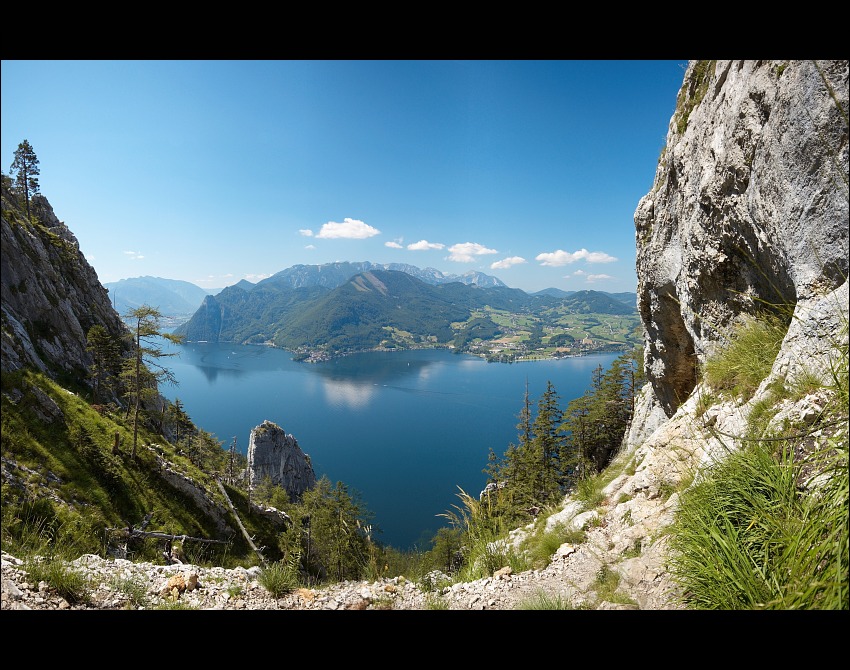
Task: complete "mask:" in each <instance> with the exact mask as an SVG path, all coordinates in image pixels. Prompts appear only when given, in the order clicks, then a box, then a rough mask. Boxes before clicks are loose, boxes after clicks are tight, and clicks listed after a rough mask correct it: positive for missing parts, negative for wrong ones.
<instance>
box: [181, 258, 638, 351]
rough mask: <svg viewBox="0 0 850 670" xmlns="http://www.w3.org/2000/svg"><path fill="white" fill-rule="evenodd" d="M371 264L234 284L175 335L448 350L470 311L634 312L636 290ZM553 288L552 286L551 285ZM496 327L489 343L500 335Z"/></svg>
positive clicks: (334, 347)
mask: <svg viewBox="0 0 850 670" xmlns="http://www.w3.org/2000/svg"><path fill="white" fill-rule="evenodd" d="M392 266H393V267H392V268H391V269H390V268H388V266H384V265H379V264H373V263H368V262H365V263H329V264H324V265H296V266H293V267H291V268H288V269H286V270H282V271H281V272H278V273H276V274H275V275H272V276H271V277H269V278H267V279H264V280H262V281H260V282H258V283H257V284H251V283H249V282H240V283H239V284H236V285H233V286H229V287H227V288H225V289H224V290H222V291H221V292H220V293H218V294H217V295H215V296H212V295H208V296H206V297H205V298H204V300H203V303H202V304H201V306H200V307H199V309H198V310H197V312H195V314H194V315H193V316H192V318H191V319H189V321H187V322H186V323H184V324H182V325H180V326H178V327H177V328H176V329H175V330H174V334H175V335H180V336H182V337H184V338H185V339H186V340H187V341H195V342H197V341H205V342H234V343H239V344H274V345H275V346H278V347H281V348H285V349H290V350H294V351H297V350H299V349H310V350H316V349H320V350H323V351H325V352H328V353H340V352H343V351H355V350H364V349H373V348H378V347H388V348H407V347H408V346H416V345H427V344H431V345H438V346H439V345H447V344H449V343H450V342H452V341H453V340H454V339H455V337H456V335H457V332H456V329H455V328H453V327H452V324H462V323H464V322H467V321H469V320H470V319H471V318H472V317H473V313H474V312H476V310H485V309H490V310H503V311H506V312H510V313H535V312H540V311H541V310H546V309H556V308H558V307H564V308H566V309H570V310H572V311H573V312H576V313H599V314H629V315H635V314H636V307H635V304H636V294H634V293H632V294H628V293H625V294H617V296H612V295H609V294H605V293H602V292H598V291H580V292H569V293H567V292H559V293H555V294H553V293H552V292H539V293H536V294H529V293H526V292H525V291H523V290H521V289H515V288H509V287H508V286H506V285H505V284H504V283H502V282H501V281H500V280H498V279H496V278H495V277H489V276H487V275H484V274H482V273H467V274H466V275H464V276H463V277H462V278H460V277H458V276H447V275H443V274H442V273H440V272H439V271H437V270H433V269H430V268H429V269H426V270H420V269H419V268H416V267H415V266H410V265H401V264H392ZM552 291H556V289H552ZM499 332H500V331H499V329H498V328H496V327H495V325H493V327H492V328H490V333H491V337H495V336H497V335H498V334H499Z"/></svg>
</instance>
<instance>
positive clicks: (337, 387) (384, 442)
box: [160, 343, 619, 550]
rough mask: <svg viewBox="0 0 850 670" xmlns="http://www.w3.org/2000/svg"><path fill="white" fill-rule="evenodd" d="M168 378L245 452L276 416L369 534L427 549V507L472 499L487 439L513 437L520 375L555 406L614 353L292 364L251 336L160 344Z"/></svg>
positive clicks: (432, 353) (390, 355)
mask: <svg viewBox="0 0 850 670" xmlns="http://www.w3.org/2000/svg"><path fill="white" fill-rule="evenodd" d="M165 349H166V351H176V352H178V354H179V355H177V356H173V357H170V358H165V359H162V361H161V362H163V363H165V365H166V367H168V368H169V369H170V370H171V371H172V372H173V373H174V375H175V377H176V379H177V380H178V385H177V386H168V385H163V386H162V387H161V389H160V391H161V392H162V394H163V395H164V396H165V397H167V398H168V399H169V400H172V401H173V400H174V399H175V398H179V399H180V401H181V403H182V404H183V407H184V410H185V411H186V413H187V414H188V415H189V416H190V417H191V419H192V421H193V422H194V423H195V424H196V425H197V426H199V427H200V428H202V429H204V430H206V431H207V432H209V433H212V434H213V435H215V437H216V438H217V439H218V440H219V441H221V442H222V448H224V449H229V448H230V445H231V443H232V442H233V439H234V438H236V448H237V450H238V451H240V452H242V453H247V450H248V441H249V438H250V433H251V430H252V429H253V428H255V427H256V426H258V425H260V424H261V423H262V422H263V421H264V420H269V421H272V422H274V423H276V424H277V425H279V426H280V427H281V428H282V429H283V430H284V431H286V432H287V433H290V434H291V435H293V436H294V437H295V439H296V440H297V441H298V444H299V446H300V447H301V449H302V450H303V451H304V452H305V453H306V454H308V455H309V456H310V459H311V461H312V464H313V470H314V471H315V473H316V477H317V478H319V477H321V476H322V475H327V477H328V479H330V481H331V483H332V484H334V483H336V482H338V481H340V482H343V483H344V484H346V485H347V486H348V488H349V492H350V493H352V494H354V495H357V496H358V497H359V500H360V502H361V503H362V505H363V507H364V508H365V509H366V510H368V511H369V512H371V513H372V514H373V518H372V525H373V528H374V529H376V531H377V532H375V533H374V538H375V539H376V540H377V541H379V542H381V543H383V544H385V545H389V546H393V547H395V548H397V549H405V550H406V549H414V548H415V549H419V550H427V549H429V544H428V540H430V538H431V537H433V535H434V534H435V533H436V532H437V530H438V529H439V528H440V527H442V526H445V525H447V523H448V522H447V521H446V519H444V518H442V517H440V516H438V515H439V514H442V513H444V512H447V511H454V507H453V506H454V505H459V504H460V499H459V498H458V493H460V489H463V490H464V491H465V492H467V493H469V494H470V495H473V496H476V497H477V496H478V494H479V493H480V491H481V490H482V489H483V488H484V486H485V484H486V476H485V475H484V473H483V470H484V468H486V467H487V456H488V452H489V449H490V448H492V449H493V451H495V452H496V454H498V455H499V456H502V455H503V454H504V452H505V450H506V449H507V447H508V446H509V445H510V444H511V443H516V442H517V434H518V429H517V427H516V425H517V423H518V421H519V419H518V415H519V412H520V410H521V409H522V406H523V399H524V396H525V390H526V383H527V384H528V393H529V396H530V399H531V403H532V417H533V416H534V415H536V405H537V400H538V399H539V397H540V396H541V395H542V394H543V392H544V391H545V390H546V383H547V381H551V382H552V384H553V386H554V387H555V390H556V392H557V393H558V396H559V397H560V407H561V409H566V406H567V404H568V403H569V401H570V400H572V399H574V398H577V397H579V396H581V395H582V394H583V393H584V392H585V391H586V390H587V389H588V388H590V379H591V373H592V371H593V370H594V369H595V368H596V367H597V366H599V365H602V367H603V368H604V369H607V368H608V366H609V365H610V364H611V362H612V361H613V360H614V359H615V358H617V356H619V354H617V353H608V354H596V355H590V356H582V357H576V358H563V359H558V360H543V361H526V362H519V363H510V364H508V363H487V362H486V361H485V360H484V359H482V358H479V357H477V356H472V355H469V354H454V353H451V352H450V351H447V350H444V349H423V350H414V351H398V352H365V353H360V354H353V355H350V356H345V357H343V358H338V359H334V360H331V361H325V362H321V363H304V362H300V363H299V362H294V361H292V360H291V354H290V353H289V352H288V351H284V350H281V349H274V348H271V347H266V346H260V345H234V344H222V343H190V344H183V345H171V344H169V345H167V346H166V347H165Z"/></svg>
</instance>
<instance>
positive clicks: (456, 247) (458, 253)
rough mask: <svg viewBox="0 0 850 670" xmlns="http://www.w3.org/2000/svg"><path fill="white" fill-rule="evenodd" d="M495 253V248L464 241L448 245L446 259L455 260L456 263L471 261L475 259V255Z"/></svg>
mask: <svg viewBox="0 0 850 670" xmlns="http://www.w3.org/2000/svg"><path fill="white" fill-rule="evenodd" d="M497 253H499V252H498V251H496V250H495V249H488V248H487V247H485V246H483V245H481V244H477V243H475V242H464V243H463V244H453V245H452V246H450V247H449V256H448V260H450V261H456V262H458V263H471V262H472V261H474V260H475V256H481V255H483V254H497Z"/></svg>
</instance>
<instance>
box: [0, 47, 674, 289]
mask: <svg viewBox="0 0 850 670" xmlns="http://www.w3.org/2000/svg"><path fill="white" fill-rule="evenodd" d="M686 65H687V60H679V61H676V60H620V61H615V60H598V61H588V60H558V61H546V60H540V61H531V60H485V61H474V60H460V61H452V60H364V61H345V60H315V61H297V60H279V61H261V60H201V61H187V60H175V61H150V60H115V61H113V60H100V61H98V60H84V61H70V60H69V61H63V60H53V61H51V60H37V61H24V60H4V61H2V77H0V85H2V114H0V121H2V133H0V134H2V169H3V172H4V173H6V174H9V173H10V168H11V164H12V161H13V160H14V152H15V150H16V149H17V147H18V144H20V142H22V141H23V140H24V139H26V140H28V141H29V142H30V144H31V145H32V147H33V149H34V150H35V153H36V155H37V156H38V159H39V168H40V170H41V174H40V175H39V183H40V186H41V193H42V194H43V195H44V196H46V197H47V199H48V200H49V201H50V203H51V205H52V206H53V209H54V211H55V213H56V215H57V217H58V218H59V219H60V220H62V221H64V222H65V223H66V224H67V225H68V227H69V228H70V229H71V231H72V232H73V233H74V234H75V235H76V237H77V239H78V240H79V243H80V249H81V250H82V252H83V253H84V254H85V256H86V258H87V259H88V261H89V262H90V263H91V264H92V266H93V267H94V268H95V270H96V271H97V274H98V278H99V279H100V281H101V283H108V282H114V281H118V280H119V279H125V278H130V277H140V276H145V275H152V276H156V277H164V278H168V279H182V280H185V281H190V282H192V283H194V284H197V285H198V286H200V287H202V288H206V289H213V288H223V287H224V286H228V285H230V284H234V283H236V282H237V281H239V280H240V279H247V280H249V281H252V282H256V281H259V280H260V279H263V278H265V277H268V276H271V275H272V274H274V273H276V272H279V271H280V270H283V269H285V268H288V267H290V266H292V265H297V264H316V263H327V262H332V261H372V262H375V263H410V264H412V265H416V266H418V267H421V268H428V267H431V268H436V269H438V270H441V271H442V272H445V273H451V274H462V273H464V272H467V271H469V270H477V271H481V272H484V273H486V274H489V275H493V276H496V277H498V278H499V279H501V280H502V281H503V282H505V283H506V284H507V285H508V286H511V287H514V288H521V289H523V290H525V291H528V292H534V291H539V290H542V289H544V288H548V287H556V288H560V289H563V290H583V289H594V290H600V291H609V292H621V291H634V290H635V289H636V278H635V269H634V266H635V242H634V212H635V209H636V207H637V204H638V201H639V200H640V198H641V197H642V196H644V195H645V194H646V193H647V192H649V190H650V189H651V187H652V182H653V178H654V176H655V168H656V165H657V162H658V157H659V155H660V153H661V150H662V148H663V146H664V143H665V138H666V134H667V128H668V124H669V122H670V119H671V117H672V115H673V111H674V110H675V106H676V96H677V94H678V91H679V87H680V86H681V84H682V80H683V77H684V72H685V67H686Z"/></svg>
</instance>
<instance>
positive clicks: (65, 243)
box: [0, 191, 128, 379]
mask: <svg viewBox="0 0 850 670" xmlns="http://www.w3.org/2000/svg"><path fill="white" fill-rule="evenodd" d="M10 200H11V196H10V194H9V193H7V192H5V191H4V193H3V216H2V222H0V249H2V255H0V271H2V281H0V290H2V325H3V327H2V354H3V355H2V369H3V371H9V370H17V369H19V368H22V367H32V368H35V369H37V370H41V371H42V372H46V373H48V374H50V375H52V376H55V375H56V374H58V373H61V372H65V373H70V374H74V375H75V376H76V377H78V378H80V379H86V378H87V375H86V370H87V369H88V366H89V365H90V364H91V356H90V354H89V353H88V352H87V351H86V335H87V333H88V330H89V328H91V327H92V326H93V325H95V324H100V325H102V326H103V327H104V328H105V329H106V331H107V332H108V333H109V334H111V335H113V336H115V337H116V338H117V339H120V338H121V337H122V336H123V335H125V334H127V333H128V331H127V328H126V327H125V325H124V324H123V323H122V321H121V318H120V316H119V315H118V313H117V312H116V311H115V310H114V309H113V308H112V305H111V303H110V301H109V293H108V291H107V290H106V289H105V288H104V287H103V286H102V285H101V284H100V282H99V281H98V278H97V273H96V272H95V270H94V268H92V266H91V265H89V263H88V261H86V259H85V257H84V256H83V254H82V253H81V252H80V249H79V243H78V242H77V239H76V237H75V236H74V234H73V233H72V232H71V231H70V230H69V229H68V227H67V226H66V225H65V224H64V223H62V222H61V221H59V219H57V218H56V215H55V214H54V213H53V208H52V207H51V206H50V203H49V202H48V201H47V199H46V198H45V197H44V196H41V195H36V196H35V197H34V198H33V200H32V207H31V210H32V213H33V215H34V216H35V217H36V218H37V219H38V220H39V222H40V223H41V225H40V226H36V225H33V224H31V223H29V222H26V221H25V220H24V218H23V217H22V215H21V213H20V211H19V209H18V208H17V207H16V206H15V205H14V204H13V203H12V202H11V201H10Z"/></svg>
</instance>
